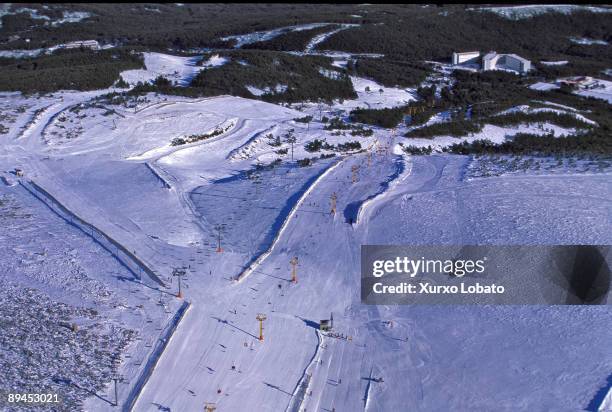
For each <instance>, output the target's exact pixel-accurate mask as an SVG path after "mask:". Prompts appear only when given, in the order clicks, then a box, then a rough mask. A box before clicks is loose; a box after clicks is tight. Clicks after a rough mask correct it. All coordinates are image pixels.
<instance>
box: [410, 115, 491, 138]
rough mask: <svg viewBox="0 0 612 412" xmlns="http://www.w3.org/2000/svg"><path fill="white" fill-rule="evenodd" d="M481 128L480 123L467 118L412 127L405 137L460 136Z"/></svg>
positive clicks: (475, 131)
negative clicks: (416, 127) (417, 127)
mask: <svg viewBox="0 0 612 412" xmlns="http://www.w3.org/2000/svg"><path fill="white" fill-rule="evenodd" d="M481 130H482V124H481V123H479V122H473V121H469V120H455V121H452V122H445V123H434V124H431V125H429V126H425V127H421V128H419V129H414V130H411V131H409V132H408V133H406V134H405V135H404V136H406V137H418V138H425V139H431V138H433V137H434V136H453V137H461V136H465V135H467V134H469V133H477V132H479V131H481Z"/></svg>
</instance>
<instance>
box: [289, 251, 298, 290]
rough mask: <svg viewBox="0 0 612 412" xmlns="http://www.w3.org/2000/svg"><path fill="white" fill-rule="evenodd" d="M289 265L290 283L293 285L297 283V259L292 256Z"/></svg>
mask: <svg viewBox="0 0 612 412" xmlns="http://www.w3.org/2000/svg"><path fill="white" fill-rule="evenodd" d="M289 263H291V281H292V282H293V283H297V264H298V258H297V256H294V257H293V258H292V259H291V260H290V261H289Z"/></svg>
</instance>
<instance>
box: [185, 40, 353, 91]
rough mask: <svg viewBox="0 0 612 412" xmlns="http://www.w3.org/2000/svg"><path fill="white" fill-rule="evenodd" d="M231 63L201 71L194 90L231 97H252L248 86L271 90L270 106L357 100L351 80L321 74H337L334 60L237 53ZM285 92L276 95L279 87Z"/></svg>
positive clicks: (232, 55) (277, 54) (269, 52)
mask: <svg viewBox="0 0 612 412" xmlns="http://www.w3.org/2000/svg"><path fill="white" fill-rule="evenodd" d="M227 57H230V58H231V61H230V62H229V63H226V64H224V65H222V66H218V67H214V68H210V69H207V70H203V71H201V72H200V73H199V74H198V75H197V76H196V77H195V78H194V79H193V81H192V83H191V86H192V87H195V88H199V89H202V90H206V93H207V94H210V93H212V94H222V93H228V94H233V95H237V96H244V97H253V94H252V93H251V92H249V91H248V89H247V86H253V87H257V88H259V89H266V88H268V89H271V90H272V91H271V92H270V93H266V94H264V95H262V96H261V98H262V99H263V100H266V101H270V102H298V101H309V100H310V101H317V100H324V101H331V100H333V99H350V98H355V97H357V95H356V93H355V91H354V90H353V86H352V83H351V81H350V79H349V78H348V76H347V75H346V74H344V73H341V72H338V78H337V79H331V78H328V77H326V76H324V75H323V74H321V72H320V71H321V69H326V70H335V69H336V68H334V67H333V66H331V59H330V58H328V57H323V56H303V57H302V56H293V55H290V54H286V53H281V52H271V51H255V50H253V51H248V50H244V51H241V50H239V51H235V52H231V53H228V54H227ZM279 85H280V86H283V87H286V90H284V91H276V92H275V91H274V89H275V88H276V87H277V86H279Z"/></svg>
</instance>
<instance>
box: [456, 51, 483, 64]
mask: <svg viewBox="0 0 612 412" xmlns="http://www.w3.org/2000/svg"><path fill="white" fill-rule="evenodd" d="M479 57H480V52H477V51H475V52H461V53H456V52H455V53H453V64H455V65H456V64H464V63H478V60H479Z"/></svg>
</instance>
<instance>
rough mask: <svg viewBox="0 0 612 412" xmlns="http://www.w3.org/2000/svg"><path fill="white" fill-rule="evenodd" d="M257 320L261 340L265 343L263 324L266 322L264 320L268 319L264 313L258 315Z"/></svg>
mask: <svg viewBox="0 0 612 412" xmlns="http://www.w3.org/2000/svg"><path fill="white" fill-rule="evenodd" d="M255 319H257V320H258V321H259V340H260V341H263V340H264V337H263V322H264V320H266V319H267V317H266V315H265V314H263V313H258V314H257V316H256V317H255Z"/></svg>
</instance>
